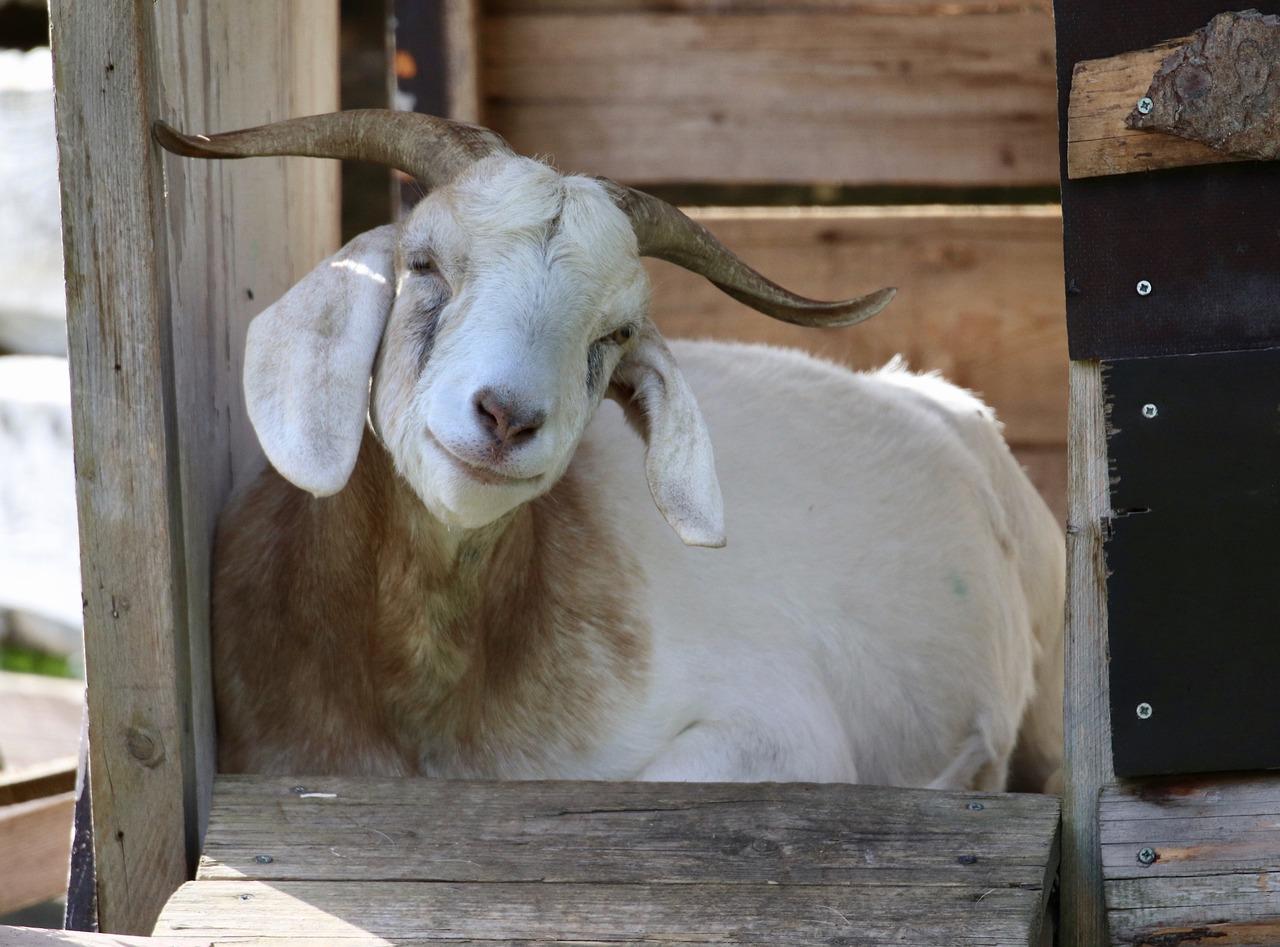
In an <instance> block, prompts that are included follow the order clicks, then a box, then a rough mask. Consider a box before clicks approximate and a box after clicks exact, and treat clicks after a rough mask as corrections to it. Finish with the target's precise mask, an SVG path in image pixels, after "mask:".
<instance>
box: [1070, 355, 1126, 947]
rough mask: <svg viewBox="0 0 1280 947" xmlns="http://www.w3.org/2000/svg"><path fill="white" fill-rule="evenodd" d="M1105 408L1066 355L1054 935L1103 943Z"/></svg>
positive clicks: (1107, 725)
mask: <svg viewBox="0 0 1280 947" xmlns="http://www.w3.org/2000/svg"><path fill="white" fill-rule="evenodd" d="M1106 430H1107V424H1106V414H1105V407H1104V404H1103V396H1102V376H1101V367H1100V365H1099V363H1098V362H1072V363H1071V375H1070V435H1069V438H1068V442H1067V451H1068V467H1067V477H1068V479H1067V506H1068V510H1067V642H1066V649H1067V653H1066V663H1067V680H1066V695H1065V702H1064V713H1065V715H1066V728H1065V729H1066V763H1065V782H1066V788H1065V791H1064V793H1063V799H1062V898H1061V905H1062V908H1061V920H1060V926H1061V937H1062V941H1061V942H1062V943H1064V944H1078V945H1080V947H1093V945H1098V944H1104V943H1108V942H1109V941H1108V939H1107V914H1106V909H1105V903H1104V900H1103V890H1102V860H1101V846H1100V842H1099V836H1098V808H1097V801H1098V793H1099V791H1100V790H1101V789H1102V787H1104V786H1106V785H1108V784H1109V783H1111V782H1113V781H1114V779H1115V776H1114V773H1113V772H1112V766H1111V712H1110V706H1109V704H1108V701H1107V690H1106V681H1107V597H1106V565H1105V563H1104V562H1103V556H1102V540H1103V536H1104V535H1105V532H1106V529H1107V524H1108V522H1109V520H1110V517H1111V500H1110V483H1109V479H1108V474H1107V441H1106Z"/></svg>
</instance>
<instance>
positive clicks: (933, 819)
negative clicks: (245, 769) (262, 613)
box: [197, 776, 1056, 886]
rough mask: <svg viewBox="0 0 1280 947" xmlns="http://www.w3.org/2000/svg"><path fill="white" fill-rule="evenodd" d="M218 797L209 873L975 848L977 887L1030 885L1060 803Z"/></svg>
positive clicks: (374, 788)
mask: <svg viewBox="0 0 1280 947" xmlns="http://www.w3.org/2000/svg"><path fill="white" fill-rule="evenodd" d="M299 788H302V789H305V790H306V791H305V792H300V791H299ZM213 805H214V812H215V818H214V820H213V821H212V823H211V825H210V827H209V834H208V836H207V838H206V841H205V849H204V856H203V858H202V859H201V862H200V869H199V873H198V875H197V878H198V879H200V880H216V879H240V878H253V879H256V880H261V881H295V880H306V881H321V880H329V881H362V880H380V881H387V880H399V881H411V880H415V879H421V878H431V879H434V880H438V881H459V882H469V881H474V882H498V881H544V882H561V883H578V884H589V883H606V882H607V883H611V884H649V883H684V882H691V881H696V880H697V879H699V878H714V879H715V880H716V881H717V882H718V883H723V884H745V883H765V882H767V883H770V884H783V885H814V884H851V883H877V884H889V883H899V884H907V883H913V882H914V881H916V880H918V882H919V883H921V884H953V883H956V882H958V881H960V880H961V879H960V878H958V877H955V876H954V875H953V872H954V869H955V868H956V866H957V865H962V864H964V860H965V859H966V858H970V857H971V858H973V859H975V863H974V864H973V865H969V866H967V867H970V868H973V869H974V870H973V871H971V872H969V873H968V875H967V876H966V877H968V878H969V880H975V881H976V880H977V878H978V876H979V875H981V876H982V878H983V879H984V880H983V882H982V883H984V884H991V885H995V886H1000V885H1005V886H1007V885H1021V884H1034V883H1037V882H1038V879H1039V873H1042V872H1043V869H1044V861H1045V859H1046V858H1047V856H1048V848H1047V846H1048V845H1049V843H1050V841H1051V836H1052V831H1051V829H1052V823H1053V819H1054V818H1055V815H1054V813H1055V812H1056V801H1055V800H1051V799H1048V798H1046V797H1042V796H1032V795H1016V794H1013V795H1011V794H982V795H978V794H970V793H940V792H928V791H925V790H913V789H887V788H883V787H874V786H847V785H805V784H777V785H737V784H730V785H718V784H696V783H695V784H676V785H661V784H655V783H610V784H606V783H573V782H548V783H525V784H521V785H513V784H511V783H500V782H476V783H471V782H453V781H444V780H411V781H403V780H372V779H342V778H331V777H325V778H316V779H308V780H298V779H288V778H276V777H254V776H222V777H219V779H218V781H217V787H216V790H215V795H214V802H213ZM442 812H448V813H449V818H448V819H446V820H441V819H440V818H439V814H440V813H442ZM979 862H980V865H981V867H979V864H978V863H979ZM931 871H932V872H935V873H936V875H935V876H931V875H930V874H929V873H930V872H931Z"/></svg>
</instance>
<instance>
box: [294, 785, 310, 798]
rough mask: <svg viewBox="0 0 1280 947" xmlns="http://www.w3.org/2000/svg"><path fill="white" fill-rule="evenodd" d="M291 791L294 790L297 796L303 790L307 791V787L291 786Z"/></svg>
mask: <svg viewBox="0 0 1280 947" xmlns="http://www.w3.org/2000/svg"><path fill="white" fill-rule="evenodd" d="M293 791H294V792H296V793H297V794H298V795H299V796H301V795H302V794H303V793H304V792H306V791H307V787H306V786H294V787H293Z"/></svg>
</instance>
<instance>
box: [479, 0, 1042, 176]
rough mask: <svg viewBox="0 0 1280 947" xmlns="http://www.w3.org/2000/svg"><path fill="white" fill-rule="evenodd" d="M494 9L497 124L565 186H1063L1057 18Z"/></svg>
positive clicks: (488, 90)
mask: <svg viewBox="0 0 1280 947" xmlns="http://www.w3.org/2000/svg"><path fill="white" fill-rule="evenodd" d="M485 12H486V15H485V16H484V17H483V19H482V23H481V38H480V46H481V55H482V65H481V88H482V90H483V96H484V99H483V105H484V119H485V122H486V123H487V124H489V125H491V126H492V127H494V128H495V129H497V130H498V131H500V132H501V133H503V134H504V135H506V136H507V137H508V138H509V139H510V140H511V142H512V144H513V145H514V146H515V147H516V148H517V149H519V150H521V151H524V152H526V153H536V154H548V155H551V156H553V157H554V158H555V160H556V162H557V164H558V165H559V166H560V167H562V168H564V169H566V170H574V171H587V172H591V173H594V174H605V175H609V176H612V177H616V178H618V179H619V180H624V181H627V182H631V183H657V182H733V183H811V182H839V183H844V184H855V185H868V184H877V185H884V184H928V185H997V186H998V185H1051V184H1055V183H1057V180H1058V148H1057V130H1056V129H1057V126H1056V118H1055V111H1054V101H1055V99H1054V89H1055V79H1054V55H1053V51H1054V48H1053V33H1052V23H1051V19H1050V17H1049V14H1048V10H1047V8H1046V5H1045V4H1041V3H1033V2H991V3H987V2H981V3H979V2H975V0H962V2H957V3H940V2H935V3H929V2H921V0H898V2H892V0H881V2H868V0H826V2H817V3H804V4H798V5H793V4H786V3H782V2H780V0H754V2H748V3H743V4H732V5H729V4H724V3H714V2H710V0H707V2H698V0H683V2H676V3H670V2H667V0H648V2H636V0H628V2H625V3H622V4H617V5H615V4H605V3H602V2H599V0H595V2H590V0H552V2H546V3H543V2H538V0H505V2H500V3H498V4H497V5H495V6H493V7H488V6H487V7H486V11H485ZM587 14H590V15H587Z"/></svg>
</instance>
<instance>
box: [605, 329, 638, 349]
mask: <svg viewBox="0 0 1280 947" xmlns="http://www.w3.org/2000/svg"><path fill="white" fill-rule="evenodd" d="M635 334H636V327H635V326H633V325H625V326H622V328H620V329H615V330H614V331H613V332H611V333H609V334H608V335H606V336H605V339H606V340H608V341H609V342H612V343H613V344H614V345H622V344H623V343H624V342H628V341H630V339H631V337H632V336H633V335H635Z"/></svg>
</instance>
